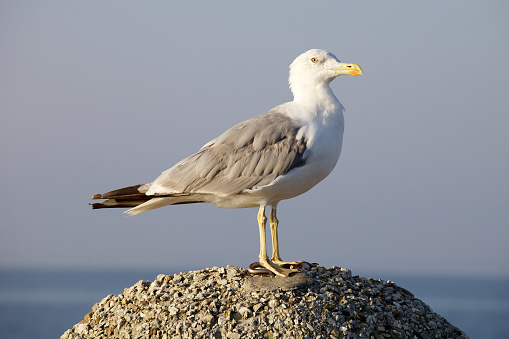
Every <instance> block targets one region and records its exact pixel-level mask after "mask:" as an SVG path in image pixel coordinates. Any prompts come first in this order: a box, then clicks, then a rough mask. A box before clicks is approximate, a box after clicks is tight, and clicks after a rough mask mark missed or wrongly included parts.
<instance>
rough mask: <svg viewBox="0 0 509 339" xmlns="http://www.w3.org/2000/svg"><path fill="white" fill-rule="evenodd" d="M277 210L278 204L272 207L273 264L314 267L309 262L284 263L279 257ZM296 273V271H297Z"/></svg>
mask: <svg viewBox="0 0 509 339" xmlns="http://www.w3.org/2000/svg"><path fill="white" fill-rule="evenodd" d="M276 208H277V204H274V205H272V206H271V209H270V216H269V223H270V232H271V234H272V262H273V263H275V264H277V265H280V266H282V265H287V266H294V267H299V268H301V267H303V265H302V264H307V265H308V266H310V267H311V266H313V264H310V263H308V262H307V261H302V260H301V261H290V262H289V261H283V260H282V259H281V257H280V256H279V241H278V236H277V227H278V226H279V220H277V217H276ZM295 271H296V270H295Z"/></svg>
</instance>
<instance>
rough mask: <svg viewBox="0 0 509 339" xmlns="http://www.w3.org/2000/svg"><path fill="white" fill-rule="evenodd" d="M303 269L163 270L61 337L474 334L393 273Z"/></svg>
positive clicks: (108, 300)
mask: <svg viewBox="0 0 509 339" xmlns="http://www.w3.org/2000/svg"><path fill="white" fill-rule="evenodd" d="M303 273H304V274H305V275H306V276H307V277H308V278H309V279H308V280H309V283H307V284H305V285H302V286H299V288H294V289H289V288H284V287H281V288H277V289H271V290H263V289H260V290H259V291H253V289H252V286H251V287H250V288H247V287H245V282H246V279H247V278H248V277H249V276H250V275H249V273H248V272H247V271H246V270H245V269H243V268H238V267H232V266H228V267H226V268H224V267H213V268H208V269H204V270H199V271H190V272H187V273H182V272H181V273H180V274H175V275H173V276H171V275H164V274H159V275H158V276H157V277H156V279H155V280H154V282H148V281H147V282H144V281H139V282H137V283H136V284H135V285H134V286H132V287H130V288H126V289H125V290H124V293H123V294H119V295H108V296H106V297H105V298H104V299H102V300H101V301H99V302H98V303H97V304H95V305H94V306H93V307H92V312H90V313H87V314H86V315H85V316H84V320H83V321H81V322H80V323H78V324H76V325H74V326H73V327H72V328H71V329H69V330H67V331H65V333H64V334H63V335H62V336H61V339H78V338H79V339H88V338H90V339H91V338H143V339H145V338H146V339H149V338H158V339H161V338H162V339H168V338H178V339H190V338H223V339H227V338H231V339H240V338H248V339H254V338H293V339H317V338H354V337H363V338H463V339H465V338H468V337H467V335H466V334H464V333H463V332H462V331H461V330H459V329H458V328H456V327H454V326H453V325H451V324H450V323H449V322H448V321H447V320H446V319H444V318H443V317H441V316H440V315H438V314H436V313H434V312H433V311H432V310H431V309H430V307H429V306H428V305H426V304H425V303H424V302H422V301H421V300H419V299H417V298H415V297H414V296H413V295H412V294H411V293H410V292H409V291H407V290H405V289H403V288H400V287H398V286H397V285H396V284H394V283H393V282H391V281H382V280H374V279H371V278H370V279H366V278H362V277H358V276H352V273H351V272H350V270H348V269H345V268H339V267H332V268H325V267H313V268H309V269H306V270H304V271H303ZM266 279H268V280H270V281H271V283H272V284H274V281H276V282H277V279H284V278H272V277H267V278H266ZM262 280H263V279H262ZM268 280H267V281H268ZM281 281H283V280H281ZM282 286H283V285H282Z"/></svg>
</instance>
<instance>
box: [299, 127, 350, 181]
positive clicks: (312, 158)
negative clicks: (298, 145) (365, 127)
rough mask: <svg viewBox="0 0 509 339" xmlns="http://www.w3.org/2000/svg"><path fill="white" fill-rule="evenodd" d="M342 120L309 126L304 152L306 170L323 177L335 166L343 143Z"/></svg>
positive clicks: (318, 177)
mask: <svg viewBox="0 0 509 339" xmlns="http://www.w3.org/2000/svg"><path fill="white" fill-rule="evenodd" d="M343 130H344V123H343V121H342V120H341V121H338V122H336V123H334V124H328V125H319V124H315V125H312V126H310V130H309V133H308V134H307V135H306V136H305V137H307V143H306V146H307V149H306V153H305V154H304V155H305V157H306V165H307V166H308V171H310V173H312V174H313V175H314V176H316V177H317V179H318V180H322V179H324V178H325V177H326V176H327V175H329V174H330V172H331V171H332V170H333V169H334V167H335V166H336V163H337V162H338V159H339V156H340V154H341V148H342V144H343Z"/></svg>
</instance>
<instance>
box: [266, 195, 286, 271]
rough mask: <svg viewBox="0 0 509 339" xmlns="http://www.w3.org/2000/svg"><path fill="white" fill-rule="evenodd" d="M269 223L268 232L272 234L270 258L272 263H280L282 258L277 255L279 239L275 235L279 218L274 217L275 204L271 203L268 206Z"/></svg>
mask: <svg viewBox="0 0 509 339" xmlns="http://www.w3.org/2000/svg"><path fill="white" fill-rule="evenodd" d="M269 223H270V234H271V235H272V258H271V260H272V261H273V262H274V263H280V262H283V260H281V257H280V256H279V241H278V237H277V227H278V226H279V220H277V217H276V205H272V206H271V208H270V215H269Z"/></svg>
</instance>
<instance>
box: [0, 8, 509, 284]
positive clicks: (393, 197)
mask: <svg viewBox="0 0 509 339" xmlns="http://www.w3.org/2000/svg"><path fill="white" fill-rule="evenodd" d="M508 16H509V3H508V2H506V1H491V0H488V1H482V2H481V1H464V0H461V1H460V0H450V1H434V0H433V1H426V2H416V1H383V2H381V1H362V2H361V1H356V2H351V1H320V2H302V1H280V2H273V1H256V2H254V1H252V2H249V3H245V2H238V1H220V2H217V1H216V2H208V1H192V2H169V1H143V2H139V1H126V0H122V1H115V0H112V1H97V0H90V1H61V0H59V1H54V0H50V1H44V2H42V1H6V0H2V1H0V50H1V53H0V157H1V159H2V161H1V165H0V175H1V176H0V178H1V179H0V180H1V181H0V184H1V187H2V190H1V192H2V194H1V196H0V199H1V201H0V206H1V207H0V208H1V210H0V211H1V215H2V218H1V225H0V234H1V236H0V268H59V269H82V268H84V269H88V268H91V269H127V268H133V269H139V268H151V269H158V270H160V271H161V273H164V272H167V271H171V270H172V269H174V268H184V269H200V268H206V267H213V266H226V265H228V264H230V265H234V266H240V267H247V266H248V265H249V264H250V263H252V262H254V261H257V260H258V253H259V237H258V226H257V222H256V213H257V209H219V208H216V207H214V206H212V205H205V204H197V205H181V206H169V207H165V208H161V209H158V210H154V211H150V212H148V213H143V214H141V215H138V216H135V217H130V218H128V217H126V216H125V215H124V214H122V210H119V209H109V210H92V209H91V208H90V206H88V203H89V202H90V200H89V197H90V196H92V195H94V194H96V193H104V192H106V191H110V190H113V189H117V188H121V187H125V186H130V185H135V184H142V183H147V182H151V181H152V180H154V179H155V178H156V177H157V176H158V175H159V174H160V173H161V172H162V171H164V170H165V169H167V168H169V167H171V166H172V165H173V164H175V163H176V162H178V161H179V160H181V159H182V158H184V157H186V156H188V155H190V154H192V153H194V152H196V151H197V150H198V149H199V148H200V147H201V146H202V145H204V144H205V143H206V142H208V141H209V140H211V139H213V138H215V137H216V136H218V135H219V134H220V133H222V132H223V131H225V130H226V129H228V128H229V127H231V126H233V125H234V124H236V123H238V122H241V121H243V120H246V119H249V118H250V117H253V116H256V115H259V114H262V113H264V112H266V111H268V110H269V109H271V108H272V107H274V106H276V105H278V104H281V103H283V102H286V101H290V100H292V96H291V92H290V90H289V89H288V82H287V81H288V66H289V65H290V63H291V62H292V61H293V59H294V58H295V57H297V56H298V55H299V54H301V53H302V52H304V51H306V50H308V49H312V48H321V49H326V50H329V51H331V52H332V53H334V54H335V55H336V56H337V57H338V58H339V59H340V60H341V61H344V62H353V63H357V64H359V65H360V66H361V67H362V68H363V70H364V75H362V76H357V77H350V76H342V77H339V78H337V79H336V80H335V81H334V82H333V83H332V84H331V87H332V88H333V90H334V92H335V93H336V96H337V97H338V98H339V100H340V101H341V102H342V104H343V105H344V106H345V107H346V113H345V120H346V127H345V134H344V142H343V151H342V154H341V158H340V160H339V162H338V165H337V166H336V168H335V170H334V171H333V172H332V174H330V175H329V177H327V178H326V179H325V180H324V181H323V182H322V183H320V184H319V185H317V186H316V187H315V188H313V189H312V190H311V191H309V192H307V193H305V194H303V195H301V196H299V197H296V198H294V199H291V200H287V201H283V202H281V203H280V205H279V208H278V217H279V220H280V231H279V240H280V247H281V256H282V258H283V259H286V260H307V261H311V262H317V263H319V264H321V265H323V266H326V267H330V266H341V267H347V268H349V269H351V270H352V271H353V273H354V274H363V275H369V276H373V277H377V275H379V274H389V273H404V274H411V275H422V274H435V275H457V276H503V277H509V246H508V245H507V242H508V239H509V193H508V192H509V178H508V173H509V156H508V155H509V154H508V145H509V133H508V130H509V116H508V113H509V109H508V105H507V96H508V93H509V91H508V85H507V84H508V80H507V79H508V78H509V66H508V62H507V60H509V40H508V39H507V35H508V34H509V21H508V20H507V17H508Z"/></svg>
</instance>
